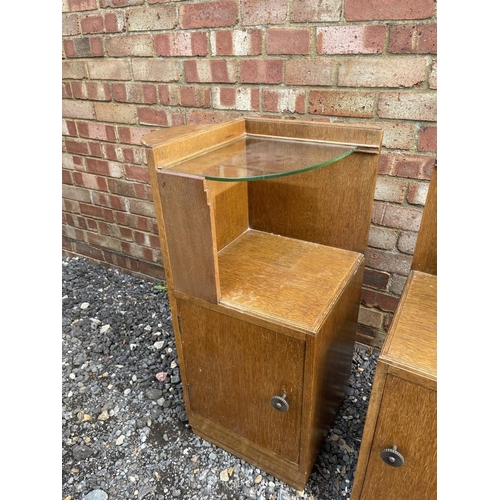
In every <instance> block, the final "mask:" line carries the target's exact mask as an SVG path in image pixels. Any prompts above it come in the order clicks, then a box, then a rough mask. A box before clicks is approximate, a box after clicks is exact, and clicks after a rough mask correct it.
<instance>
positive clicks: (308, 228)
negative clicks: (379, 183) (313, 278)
mask: <svg viewBox="0 0 500 500" xmlns="http://www.w3.org/2000/svg"><path fill="white" fill-rule="evenodd" d="M377 168H378V155H371V154H363V153H353V154H351V155H350V156H348V157H347V158H344V159H343V160H341V161H339V162H336V163H332V164H330V165H328V166H326V167H322V168H319V169H316V170H312V171H309V172H304V173H301V174H297V175H291V176H287V177H280V178H275V179H269V180H264V181H259V182H249V183H248V203H249V225H250V227H251V228H252V229H257V230H260V231H265V232H269V233H275V234H280V235H282V236H288V237H290V238H296V239H299V240H305V241H310V242H313V243H320V244H322V245H328V246H332V247H337V248H343V249H345V250H352V251H355V252H360V253H364V252H365V251H366V245H367V243H368V232H369V229H370V221H371V215H372V207H373V196H374V194H375V183H376V178H377Z"/></svg>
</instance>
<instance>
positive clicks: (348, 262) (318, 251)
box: [219, 230, 363, 334]
mask: <svg viewBox="0 0 500 500" xmlns="http://www.w3.org/2000/svg"><path fill="white" fill-rule="evenodd" d="M362 264H363V256H362V255H361V254H359V253H357V252H350V251H348V250H342V249H339V248H332V247H328V246H324V245H318V244H315V243H310V242H307V241H300V240H296V239H293V238H286V237H283V236H279V235H275V234H269V233H265V232H262V231H254V230H248V231H246V232H245V233H243V234H242V235H241V236H240V237H239V238H237V239H236V240H234V241H233V242H232V243H231V244H229V245H228V246H227V247H225V248H224V249H223V250H222V251H221V252H220V253H219V272H220V286H221V300H220V303H221V304H224V305H225V306H227V307H229V308H232V309H236V310H239V311H245V312H247V313H250V314H252V315H255V316H256V317H260V318H263V319H268V320H272V321H274V322H276V323H278V324H282V325H286V326H288V327H294V328H296V329H298V330H303V331H305V332H311V333H313V334H315V333H316V332H317V331H318V329H319V328H320V327H321V325H322V322H323V320H324V319H325V317H326V314H327V313H328V311H329V310H330V308H331V305H332V304H333V303H334V302H335V301H336V300H338V298H339V296H340V293H341V291H342V290H343V289H344V287H345V284H346V282H347V281H349V280H350V279H351V277H352V275H353V274H354V273H355V272H356V271H357V269H358V268H359V266H361V265H362Z"/></svg>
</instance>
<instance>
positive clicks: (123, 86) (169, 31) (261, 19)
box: [62, 0, 437, 347]
mask: <svg viewBox="0 0 500 500" xmlns="http://www.w3.org/2000/svg"><path fill="white" fill-rule="evenodd" d="M62 31H63V37H62V41H63V47H62V50H63V63H62V64H63V69H62V75H63V81H62V90H63V101H62V115H63V120H62V123H63V141H62V142H63V154H62V157H63V165H62V166H63V170H62V183H63V184H62V195H63V254H64V255H83V256H85V257H88V258H91V259H94V260H96V261H100V262H104V263H106V264H107V265H112V266H117V267H119V268H121V269H123V270H125V271H127V272H130V273H133V274H139V275H142V276H151V277H154V278H161V279H163V268H162V259H161V252H160V245H159V238H158V232H157V226H156V220H155V212H154V207H153V202H152V197H151V189H150V186H149V182H148V181H149V179H148V172H147V166H146V161H145V154H144V150H143V148H142V147H141V137H142V136H143V135H144V134H145V133H147V132H149V131H152V130H155V129H158V128H159V127H171V126H176V125H184V124H192V123H213V122H220V121H224V120H227V119H232V118H235V117H238V116H242V115H254V116H270V117H282V118H303V119H308V120H321V121H332V122H333V121H342V122H349V123H352V124H364V123H371V124H373V123H376V124H378V125H379V126H380V127H382V128H383V129H384V142H383V153H382V156H381V163H380V169H379V176H378V182H377V187H376V194H375V202H374V209H373V218H372V227H371V232H370V239H369V248H368V251H367V254H366V257H367V270H366V274H365V283H364V289H363V296H362V306H361V312H360V316H359V325H358V341H359V342H361V343H363V344H366V345H370V346H375V347H378V346H380V345H381V342H382V340H383V338H384V336H385V333H386V332H387V329H388V326H389V324H390V321H391V319H392V316H393V313H394V311H395V308H396V306H397V303H398V299H399V297H400V294H401V291H402V288H403V285H404V283H405V280H406V277H407V274H408V272H409V269H410V265H411V259H412V254H413V249H414V245H415V240H416V236H417V231H418V229H419V225H420V220H421V215H422V209H423V205H424V203H425V198H426V194H427V188H428V181H429V179H430V174H431V171H432V168H433V166H434V164H435V157H436V87H437V75H436V72H437V58H436V3H435V2H434V0H419V1H416V0H408V1H407V2H401V1H399V0H329V1H319V2H318V1H317V0H215V1H201V0H172V1H168V0H63V18H62Z"/></svg>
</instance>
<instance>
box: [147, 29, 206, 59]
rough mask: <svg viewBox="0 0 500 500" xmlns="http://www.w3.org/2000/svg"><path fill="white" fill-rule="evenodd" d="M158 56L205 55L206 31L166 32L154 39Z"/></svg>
mask: <svg viewBox="0 0 500 500" xmlns="http://www.w3.org/2000/svg"><path fill="white" fill-rule="evenodd" d="M154 45H155V50H156V54H157V55H158V56H171V57H180V56H206V55H207V54H208V36H207V33H200V32H196V33H166V34H161V35H156V36H155V39H154Z"/></svg>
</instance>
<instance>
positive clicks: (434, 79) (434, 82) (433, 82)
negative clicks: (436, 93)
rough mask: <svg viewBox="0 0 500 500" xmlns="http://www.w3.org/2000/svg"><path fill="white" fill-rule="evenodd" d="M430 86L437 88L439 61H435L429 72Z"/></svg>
mask: <svg viewBox="0 0 500 500" xmlns="http://www.w3.org/2000/svg"><path fill="white" fill-rule="evenodd" d="M429 88H430V89H437V63H436V62H433V63H432V65H431V72H430V74H429Z"/></svg>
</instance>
